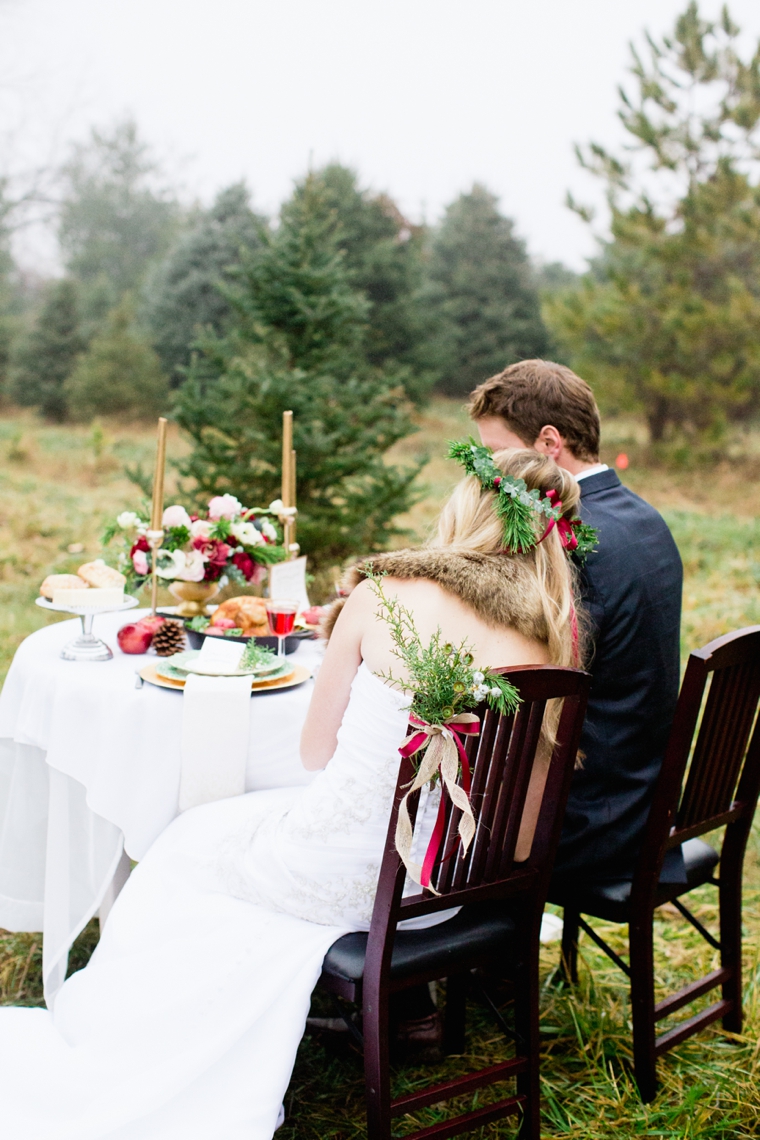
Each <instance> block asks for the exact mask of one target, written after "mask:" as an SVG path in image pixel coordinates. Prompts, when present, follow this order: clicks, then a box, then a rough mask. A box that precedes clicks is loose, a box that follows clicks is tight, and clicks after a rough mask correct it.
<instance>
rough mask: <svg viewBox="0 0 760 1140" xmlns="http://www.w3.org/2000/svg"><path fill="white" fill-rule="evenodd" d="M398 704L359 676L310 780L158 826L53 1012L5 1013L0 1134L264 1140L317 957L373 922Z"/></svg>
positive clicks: (400, 731)
mask: <svg viewBox="0 0 760 1140" xmlns="http://www.w3.org/2000/svg"><path fill="white" fill-rule="evenodd" d="M407 703H408V698H406V697H404V696H403V695H402V694H400V693H398V692H396V691H394V690H392V689H390V688H388V687H387V686H386V685H385V684H383V683H382V682H381V681H380V680H379V679H378V678H377V677H375V676H374V675H373V674H372V673H371V672H370V671H369V669H368V668H367V667H366V666H365V665H362V666H361V667H360V669H359V671H358V673H357V675H356V678H355V679H354V683H353V686H352V689H351V698H350V701H349V704H348V708H347V710H346V713H345V716H344V718H343V723H342V725H341V728H340V732H339V735H338V747H337V751H336V753H335V755H334V756H333V758H332V759H331V761H330V763H329V764H328V766H327V768H326V769H325V770H324V772H321V773H320V774H319V775H318V776H317V778H316V779H315V780H314V781H313V782H312V783H311V784H310V785H308V786H307V787H303V788H287V789H282V790H274V791H264V792H252V793H249V794H248V795H244V796H240V797H238V798H235V799H229V800H222V801H219V802H218V803H214V804H208V805H206V806H204V807H199V808H195V809H193V810H192V811H189V812H187V813H186V814H185V815H183V816H180V817H179V818H177V819H176V820H175V821H174V822H173V823H172V824H171V825H170V826H169V827H168V828H167V830H166V831H165V832H164V833H163V835H161V836H160V838H159V839H158V840H157V841H156V843H155V844H154V845H153V847H152V848H151V850H150V851H149V852H148V854H147V856H146V857H145V859H144V860H143V861H142V863H141V864H140V865H139V866H138V867H137V868H136V870H135V871H134V873H133V874H132V876H131V878H130V879H129V881H128V883H127V885H126V886H125V888H124V890H123V891H122V893H121V895H120V896H119V898H118V900H117V902H116V904H115V906H114V908H113V910H112V911H111V914H110V915H109V918H108V921H107V923H106V925H105V929H104V931H103V935H102V938H101V941H100V943H99V945H98V947H97V949H96V951H95V953H94V955H93V957H92V959H91V961H90V964H89V965H88V966H87V968H86V969H84V970H81V971H80V972H79V973H76V974H74V975H73V976H72V977H71V978H69V980H68V981H67V982H66V983H65V984H64V986H63V988H62V989H61V991H60V992H59V994H58V997H57V999H56V1001H55V1007H54V1010H53V1012H52V1013H51V1012H48V1011H47V1010H43V1009H21V1008H5V1009H0V1135H2V1136H3V1137H8V1140H96V1138H97V1140H100V1138H106V1137H107V1138H108V1140H270V1138H271V1137H272V1135H273V1133H274V1131H275V1128H276V1126H277V1121H278V1113H279V1111H280V1106H281V1104H282V1101H283V1097H284V1094H285V1091H286V1089H287V1086H288V1081H289V1079H290V1074H291V1070H292V1067H293V1062H294V1059H295V1054H296V1049H297V1048H298V1044H299V1041H300V1040H301V1037H302V1035H303V1031H304V1024H305V1019H306V1016H307V1014H308V1011H309V999H310V995H311V992H312V990H313V988H314V985H315V983H316V981H317V979H318V977H319V974H320V970H321V963H322V960H323V957H324V955H325V953H326V951H327V950H328V948H329V947H330V945H331V944H332V943H333V942H334V941H335V940H336V939H337V938H339V937H340V936H341V935H342V934H344V933H346V932H348V931H350V930H359V929H368V927H369V921H370V917H371V913H372V905H373V900H374V893H375V887H376V882H377V876H378V871H379V866H380V861H381V858H382V852H383V847H384V843H385V837H386V832H387V828H388V818H389V813H390V807H391V802H392V796H393V789H394V787H395V782H396V776H397V772H398V764H399V754H398V746H399V743H400V742H401V741H402V740H403V738H404V735H405V731H406V724H407V716H408V714H407V712H406V711H405V708H404V706H405V705H406V704H407ZM219 747H220V748H223V747H224V734H223V731H222V730H220V734H219ZM427 808H428V810H426V811H425V812H424V814H423V819H422V823H421V826H420V828H419V831H420V835H419V840H418V844H417V845H416V846H418V849H419V844H421V843H422V842H424V840H425V836H426V833H428V832H429V828H430V826H431V823H432V816H433V815H434V808H435V803H434V796H430V797H429V800H428V805H427ZM300 1110H301V1111H304V1112H307V1111H308V1107H307V1106H305V1105H302V1106H300Z"/></svg>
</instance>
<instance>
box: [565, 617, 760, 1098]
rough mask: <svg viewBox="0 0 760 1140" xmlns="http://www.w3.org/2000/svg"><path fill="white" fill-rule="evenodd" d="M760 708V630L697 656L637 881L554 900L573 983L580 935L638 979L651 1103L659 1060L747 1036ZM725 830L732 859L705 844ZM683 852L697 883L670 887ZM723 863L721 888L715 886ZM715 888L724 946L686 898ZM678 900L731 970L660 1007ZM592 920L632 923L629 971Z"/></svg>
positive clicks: (640, 1080)
mask: <svg viewBox="0 0 760 1140" xmlns="http://www.w3.org/2000/svg"><path fill="white" fill-rule="evenodd" d="M708 683H709V691H708V693H707V699H706V702H705V703H704V712H703V713H702V718H701V721H700V710H701V709H702V704H703V699H704V696H705V691H706V690H707V689H708ZM759 702H760V626H753V627H752V628H750V629H742V630H739V631H738V632H737V633H730V634H727V635H726V636H725V637H719V638H718V639H717V640H716V641H711V642H710V644H709V645H706V646H705V647H704V648H703V649H698V650H696V651H695V652H694V653H692V654H691V656H690V657H689V661H688V664H687V667H686V673H685V675H684V679H683V685H682V686H681V692H680V695H679V698H678V705H677V708H676V714H675V719H674V721H673V727H672V730H671V733H670V738H669V741H668V746H667V750H666V753H665V759H664V761H663V765H662V769H661V771H660V775H659V778H658V780H657V784H656V785H655V790H654V795H653V800H652V807H651V809H650V813H649V819H648V822H647V826H646V831H645V832H644V837H643V841H642V844H641V852H640V855H639V857H638V862H637V866H636V869H635V872H634V875H633V880H632V881H621V882H616V883H614V882H613V883H605V884H601V885H583V887H582V889H580V890H577V891H572V893H571V892H570V891H569V890H568V889H567V888H559V889H557V888H555V887H554V886H552V888H551V889H550V892H549V898H550V900H551V901H552V902H557V903H560V904H561V905H563V906H564V911H565V924H564V931H563V942H562V955H563V963H564V969H565V971H566V974H567V976H568V977H569V978H570V980H572V981H576V980H577V953H578V932H579V928H580V929H582V930H583V931H585V933H586V934H588V935H589V937H590V938H592V939H593V940H594V942H596V943H597V945H598V946H600V947H601V949H602V950H604V952H605V953H606V954H608V955H609V957H610V958H611V959H612V960H613V961H614V962H615V963H616V965H618V966H619V967H620V968H621V969H622V970H623V971H624V972H625V973H626V974H627V975H628V977H629V978H630V980H631V1010H632V1017H633V1050H634V1067H635V1074H636V1083H637V1085H638V1088H639V1094H640V1096H641V1099H642V1100H643V1101H644V1102H645V1103H646V1102H648V1101H650V1100H652V1099H653V1097H654V1095H655V1092H656V1090H657V1073H656V1061H657V1058H658V1057H659V1056H661V1055H662V1054H663V1053H665V1052H666V1051H667V1050H668V1049H672V1048H673V1046H674V1045H678V1044H680V1042H681V1041H684V1040H685V1039H686V1038H687V1037H690V1036H691V1035H692V1034H693V1033H696V1032H697V1031H698V1030H700V1029H702V1028H703V1027H704V1026H707V1025H710V1023H711V1022H714V1021H717V1020H718V1018H722V1020H723V1027H724V1029H727V1030H729V1031H730V1032H733V1033H739V1032H741V1027H742V974H741V969H742V963H741V900H742V865H743V862H744V850H745V847H746V844H747V836H748V834H749V830H750V826H751V824H752V817H753V815H754V811H755V807H756V805H757V800H758V792H759V791H760V719H758V718H757V711H758V703H759ZM698 724H699V731H698V733H697V735H696V740H694V734H695V730H696V728H697V725H698ZM753 725H754V731H753ZM692 741H694V744H693V748H692ZM690 756H691V763H690V764H689V757H690ZM687 765H688V772H687ZM685 773H687V774H686V780H685V782H684V774H685ZM719 827H725V829H726V830H725V834H724V837H723V844H722V847H721V852H720V855H718V853H717V852H716V851H715V850H714V849H713V848H712V847H711V846H710V845H709V844H707V843H705V842H704V841H703V840H701V839H699V838H698V836H700V835H704V834H706V833H707V832H710V831H714V830H715V829H716V828H719ZM681 845H683V846H682V850H683V856H684V863H685V870H686V882H685V883H678V884H676V883H667V882H664V881H663V882H661V881H660V879H661V872H662V867H663V862H664V859H665V855H666V852H668V851H669V850H671V849H673V848H677V847H679V846H681ZM718 862H720V880H719V881H718V880H716V879H715V878H714V870H715V867H716V865H717V864H718ZM704 883H712V884H713V885H714V886H716V887H718V893H719V900H720V940H718V939H716V938H715V937H714V936H713V935H712V934H711V933H710V932H709V931H708V930H706V929H705V927H704V926H703V925H702V923H701V922H699V920H698V919H697V918H695V916H694V915H693V914H691V912H690V911H689V910H688V909H687V908H686V907H685V906H684V904H683V903H682V902H681V901H680V899H681V896H683V895H685V894H687V893H688V892H689V891H691V890H693V889H694V888H695V887H698V886H701V885H702V884H704ZM666 902H671V903H673V905H674V906H675V907H676V908H677V909H678V910H679V911H680V913H681V914H682V915H683V916H684V918H685V919H687V920H688V921H689V922H690V923H691V924H692V926H694V927H696V929H697V930H698V931H699V933H700V934H701V935H702V936H703V937H704V938H705V939H706V940H707V942H708V943H709V944H710V945H711V946H713V947H715V949H718V950H720V969H718V970H713V971H712V972H711V973H709V974H707V975H705V977H703V978H701V979H699V980H698V981H695V982H692V983H691V984H690V985H688V986H685V987H684V988H683V989H681V990H679V991H678V993H675V994H671V995H670V996H669V997H666V998H664V999H663V1000H662V1001H659V1002H657V1003H655V1000H654V956H653V916H654V911H655V909H656V908H657V907H658V906H662V904H663V903H666ZM584 914H585V915H593V916H595V917H596V918H602V919H607V920H608V921H611V922H620V923H627V924H628V945H629V962H628V963H626V962H624V961H623V960H622V959H621V958H620V957H619V956H618V955H617V954H615V953H614V951H612V950H611V948H610V947H609V946H608V945H607V943H606V942H604V940H603V939H602V938H600V936H599V935H598V934H597V933H596V931H594V930H593V929H592V928H591V927H590V926H589V925H588V923H586V922H585V921H584V920H583V919H582V918H581V915H584ZM718 986H720V987H721V991H722V993H721V999H720V1000H719V1001H716V1002H714V1003H713V1004H712V1005H710V1006H709V1007H708V1008H707V1009H704V1010H702V1011H700V1012H698V1013H696V1014H694V1016H693V1017H690V1018H688V1020H685V1021H682V1022H681V1023H680V1024H678V1025H676V1026H675V1027H674V1028H673V1029H670V1030H669V1031H668V1032H666V1033H662V1034H661V1035H659V1036H657V1035H656V1026H657V1022H658V1021H661V1020H662V1019H663V1018H665V1017H668V1016H670V1014H672V1013H675V1012H677V1011H678V1010H679V1009H682V1008H683V1007H684V1006H687V1005H689V1004H690V1003H691V1002H693V1001H695V1000H696V999H697V998H699V997H701V996H702V995H703V994H706V993H709V992H710V991H711V990H713V989H715V988H716V987H718Z"/></svg>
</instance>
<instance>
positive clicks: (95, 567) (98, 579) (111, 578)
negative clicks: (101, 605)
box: [77, 558, 127, 589]
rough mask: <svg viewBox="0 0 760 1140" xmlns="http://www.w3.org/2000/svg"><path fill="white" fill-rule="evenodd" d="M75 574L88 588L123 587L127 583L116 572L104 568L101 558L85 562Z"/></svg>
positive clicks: (109, 567) (109, 568)
mask: <svg viewBox="0 0 760 1140" xmlns="http://www.w3.org/2000/svg"><path fill="white" fill-rule="evenodd" d="M77 574H78V575H79V577H80V578H81V579H82V581H83V582H86V583H87V585H88V586H94V587H95V588H96V589H107V588H108V587H113V586H124V584H125V583H126V581H127V579H126V578H125V577H124V575H123V574H120V573H119V571H118V570H114V569H113V568H112V567H111V566H106V564H105V562H104V561H103V559H102V558H98V559H97V560H96V561H95V562H85V564H84V566H80V567H79V569H78V570H77Z"/></svg>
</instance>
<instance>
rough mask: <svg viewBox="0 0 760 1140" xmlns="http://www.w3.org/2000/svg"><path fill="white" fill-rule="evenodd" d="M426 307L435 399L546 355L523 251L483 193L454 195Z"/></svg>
mask: <svg viewBox="0 0 760 1140" xmlns="http://www.w3.org/2000/svg"><path fill="white" fill-rule="evenodd" d="M428 304H429V308H430V311H431V313H432V315H433V318H434V320H435V324H436V327H435V333H434V337H433V343H432V345H431V349H432V351H433V353H434V356H433V362H434V364H435V366H436V367H437V369H438V370H439V373H440V379H439V381H438V385H437V386H438V388H439V389H440V390H441V391H442V392H446V393H448V394H450V395H455V396H462V395H466V394H467V393H468V392H470V391H471V390H472V389H473V388H474V387H475V385H476V384H479V383H480V382H481V381H482V380H485V379H487V377H489V376H492V375H493V374H494V373H496V372H500V371H501V369H503V368H506V366H507V365H508V364H512V363H514V362H515V361H516V360H520V359H522V358H525V357H533V356H542V355H543V354H544V353H545V352H546V348H547V343H548V338H547V333H546V329H545V327H544V324H543V321H542V320H541V311H540V305H539V298H538V291H537V289H536V286H535V282H534V280H533V275H532V271H531V267H530V263H529V261H528V257H527V254H526V251H525V245H524V243H523V242H522V241H520V240H519V239H518V238H516V237H515V235H514V231H513V225H512V222H511V221H510V220H509V219H508V218H505V217H504V216H503V215H502V214H501V213H500V212H499V209H498V199H497V198H496V197H495V195H493V194H491V193H490V192H489V191H488V190H486V189H485V187H483V186H479V185H477V184H476V185H475V186H473V188H472V190H471V191H470V193H469V194H461V195H460V196H459V198H457V200H456V201H455V202H453V203H452V204H451V205H450V206H449V207H448V209H447V210H446V214H445V217H444V219H443V222H442V223H441V225H440V227H439V228H438V230H437V231H436V233H435V234H434V236H433V243H432V251H431V262H430V271H429V285H428Z"/></svg>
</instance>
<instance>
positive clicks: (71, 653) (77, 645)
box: [35, 594, 140, 661]
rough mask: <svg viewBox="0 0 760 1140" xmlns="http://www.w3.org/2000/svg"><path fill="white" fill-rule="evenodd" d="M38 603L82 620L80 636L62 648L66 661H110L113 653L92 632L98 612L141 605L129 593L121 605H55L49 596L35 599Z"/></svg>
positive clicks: (108, 611)
mask: <svg viewBox="0 0 760 1140" xmlns="http://www.w3.org/2000/svg"><path fill="white" fill-rule="evenodd" d="M35 600H36V602H37V605H38V606H40V608H41V609H43V610H53V611H54V612H55V613H57V614H74V615H75V616H76V617H78V618H80V620H81V622H82V632H81V633H80V634H79V636H78V637H75V638H73V639H72V640H71V641H67V642H66V644H65V645H64V647H63V649H62V650H61V657H63V659H64V660H65V661H110V660H111V658H112V657H113V653H112V652H111V650H110V649H109V647H108V646H107V645H106V643H105V641H101V640H100V638H99V637H95V636H94V634H93V632H92V622H93V618H94V617H95V615H96V614H114V613H120V612H121V611H122V610H131V609H134V607H135V606H139V604H140V600H139V598H133V597H132V596H131V595H129V594H128V595H127V596H126V597H125V599H124V601H123V602H122V603H121V605H120V606H60V605H59V606H55V605H53V603H52V602H49V601H48V600H47V598H37V599H35Z"/></svg>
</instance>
